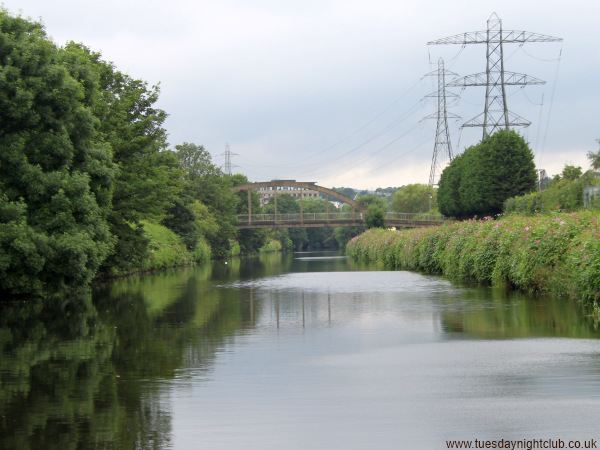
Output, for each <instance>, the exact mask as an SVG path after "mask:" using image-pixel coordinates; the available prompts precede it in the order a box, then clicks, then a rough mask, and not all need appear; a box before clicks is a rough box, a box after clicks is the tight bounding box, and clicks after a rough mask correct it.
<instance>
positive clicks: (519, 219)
mask: <svg viewBox="0 0 600 450" xmlns="http://www.w3.org/2000/svg"><path fill="white" fill-rule="evenodd" d="M346 252H347V253H348V255H349V256H351V257H352V258H354V259H357V260H365V261H373V262H375V261H378V262H382V263H383V264H384V265H385V266H386V267H387V268H390V269H403V270H415V271H420V272H425V273H430V274H443V275H445V276H447V277H449V278H451V279H457V280H466V281H474V282H479V283H487V284H495V285H503V284H508V285H510V286H513V287H515V288H519V289H522V290H524V291H527V292H535V293H548V294H553V295H560V296H566V297H571V298H577V299H582V300H586V301H590V302H598V301H600V214H598V213H591V212H580V213H572V214H553V215H544V216H534V217H523V216H508V217H505V218H503V219H500V220H497V221H493V220H489V221H465V222H457V223H452V224H448V225H443V226H440V227H432V228H426V229H414V230H406V231H389V230H382V229H372V230H369V231H367V232H365V233H363V234H361V235H360V236H357V237H355V238H354V239H352V240H351V241H350V242H349V243H348V246H347V248H346Z"/></svg>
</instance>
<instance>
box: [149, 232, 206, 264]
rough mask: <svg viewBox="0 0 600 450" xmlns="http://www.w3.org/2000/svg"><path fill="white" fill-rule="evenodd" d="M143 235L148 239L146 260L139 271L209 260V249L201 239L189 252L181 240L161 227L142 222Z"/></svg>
mask: <svg viewBox="0 0 600 450" xmlns="http://www.w3.org/2000/svg"><path fill="white" fill-rule="evenodd" d="M143 225H144V234H145V235H146V237H147V238H148V239H149V241H150V242H149V244H148V258H146V259H145V260H144V262H143V266H142V267H141V270H143V271H149V270H162V269H168V268H170V267H177V266H185V265H190V264H195V263H202V262H205V261H208V260H209V259H210V247H209V246H208V244H207V243H206V241H204V239H201V240H199V241H198V243H197V245H196V248H195V249H194V250H193V251H189V250H188V249H187V248H186V246H185V245H184V243H183V241H182V240H181V238H180V237H179V236H178V235H177V234H175V233H174V232H173V231H171V230H169V229H168V228H167V227H165V226H163V225H159V224H157V223H152V222H143Z"/></svg>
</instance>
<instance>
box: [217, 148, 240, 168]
mask: <svg viewBox="0 0 600 450" xmlns="http://www.w3.org/2000/svg"><path fill="white" fill-rule="evenodd" d="M221 155H223V156H225V164H224V167H223V169H224V171H225V174H226V175H229V176H231V168H232V167H238V166H236V165H235V164H234V165H232V164H231V157H232V156H238V154H237V153H233V152H232V151H231V149H230V148H229V144H225V152H224V153H221Z"/></svg>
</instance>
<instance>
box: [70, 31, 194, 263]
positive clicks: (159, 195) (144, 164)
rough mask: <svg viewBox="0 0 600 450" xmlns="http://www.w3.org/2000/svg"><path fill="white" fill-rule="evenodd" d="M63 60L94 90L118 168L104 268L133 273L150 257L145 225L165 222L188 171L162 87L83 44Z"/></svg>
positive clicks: (93, 101)
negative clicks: (173, 146)
mask: <svg viewBox="0 0 600 450" xmlns="http://www.w3.org/2000/svg"><path fill="white" fill-rule="evenodd" d="M61 57H62V61H63V64H64V65H65V66H66V67H67V68H68V70H69V71H70V72H71V75H72V76H73V77H75V78H76V79H78V80H80V82H81V84H82V85H83V86H85V87H86V90H87V91H89V92H86V96H85V103H86V104H87V106H88V107H89V109H90V110H91V111H92V113H93V114H94V116H95V117H96V119H97V123H98V124H99V127H98V128H99V133H100V135H101V136H102V139H103V140H104V141H105V142H106V143H107V144H108V145H110V147H111V149H112V156H113V160H114V163H115V165H116V167H117V172H116V177H115V183H114V190H113V196H112V209H111V212H110V216H109V221H110V225H111V231H112V233H113V235H114V236H115V238H116V246H115V250H114V252H112V254H111V255H110V257H109V258H108V260H107V261H106V263H105V268H106V270H110V269H111V268H115V267H116V268H118V269H120V270H121V271H127V270H129V269H134V268H135V267H139V266H141V262H142V260H143V259H144V258H145V257H146V256H147V253H146V252H147V245H148V240H147V239H146V238H145V237H144V233H143V228H142V226H141V223H140V221H141V220H143V219H146V220H152V221H155V222H159V221H160V220H162V219H163V218H164V217H165V215H166V214H167V212H168V210H169V209H170V208H172V207H173V206H174V205H175V203H176V202H177V200H178V199H179V198H180V194H181V191H182V188H183V172H182V171H181V168H180V167H179V164H178V161H177V158H176V156H175V154H174V153H173V152H171V151H169V150H168V149H167V133H166V131H165V129H164V127H163V123H164V121H165V119H166V113H165V112H164V111H163V110H161V109H159V108H157V107H156V106H155V104H156V102H157V100H158V96H159V87H158V86H148V84H147V83H146V82H144V81H142V80H138V79H135V78H132V77H130V76H129V75H127V74H125V73H123V72H121V71H119V70H117V69H116V68H115V66H114V65H113V64H112V63H109V62H107V61H104V60H103V59H102V57H101V55H100V54H99V53H97V52H92V51H91V50H89V49H88V48H87V47H85V46H83V45H81V44H76V43H73V42H71V43H68V44H67V45H66V46H65V48H64V49H63V50H62V54H61ZM90 86H97V87H98V89H92V90H90V89H89V87H90Z"/></svg>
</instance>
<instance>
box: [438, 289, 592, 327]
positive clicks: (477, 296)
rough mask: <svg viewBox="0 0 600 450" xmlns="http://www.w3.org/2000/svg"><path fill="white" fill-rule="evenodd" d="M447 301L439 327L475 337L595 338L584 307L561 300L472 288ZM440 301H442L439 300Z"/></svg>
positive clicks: (502, 290) (499, 290)
mask: <svg viewBox="0 0 600 450" xmlns="http://www.w3.org/2000/svg"><path fill="white" fill-rule="evenodd" d="M460 296H461V301H462V302H463V307H462V308H461V307H457V306H456V305H457V301H456V298H453V299H447V300H448V303H449V304H451V305H453V307H452V308H442V310H443V312H442V315H441V324H442V328H443V329H444V330H445V331H446V332H449V333H452V332H461V333H466V334H469V335H472V336H475V337H479V338H521V337H569V338H598V337H600V331H599V330H598V327H597V324H596V323H595V322H594V321H593V320H592V319H591V317H590V316H589V315H587V314H586V312H585V311H584V310H583V309H584V307H583V306H582V305H580V304H578V303H576V302H572V301H568V300H566V299H564V298H552V297H546V298H535V299H534V298H531V297H528V296H527V295H525V294H523V293H519V292H507V291H506V290H505V289H503V288H493V289H490V288H472V289H465V290H461V291H460ZM442 301H444V299H442Z"/></svg>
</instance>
